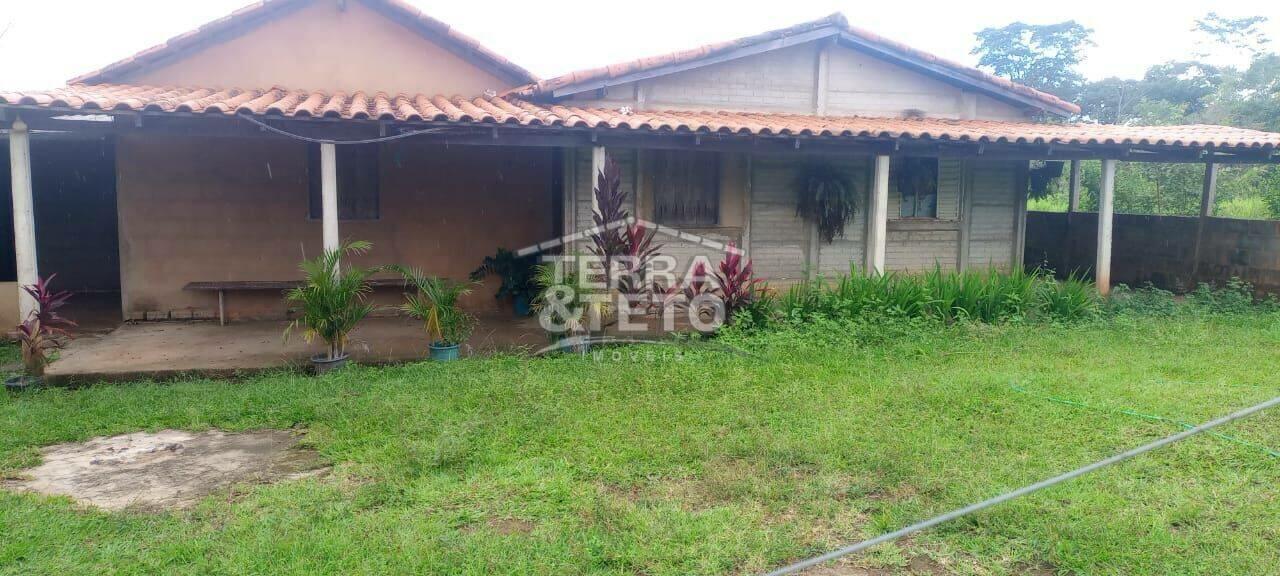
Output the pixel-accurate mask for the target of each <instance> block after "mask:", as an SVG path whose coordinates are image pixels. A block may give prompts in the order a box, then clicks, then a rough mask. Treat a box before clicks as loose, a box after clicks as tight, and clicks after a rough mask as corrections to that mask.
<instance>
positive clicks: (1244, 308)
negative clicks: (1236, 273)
mask: <svg viewBox="0 0 1280 576" xmlns="http://www.w3.org/2000/svg"><path fill="white" fill-rule="evenodd" d="M1187 303H1188V304H1190V305H1191V306H1193V307H1195V308H1197V309H1198V310H1199V311H1200V312H1206V313H1209V314H1241V313H1244V312H1250V311H1252V310H1253V307H1254V303H1255V302H1254V298H1253V285H1252V284H1250V283H1248V282H1245V281H1244V280H1241V279H1239V278H1232V279H1231V280H1228V281H1227V285H1226V286H1224V287H1222V288H1215V287H1214V286H1212V285H1209V284H1205V283H1203V282H1202V283H1200V285H1199V286H1196V289H1195V290H1193V291H1191V293H1190V294H1187Z"/></svg>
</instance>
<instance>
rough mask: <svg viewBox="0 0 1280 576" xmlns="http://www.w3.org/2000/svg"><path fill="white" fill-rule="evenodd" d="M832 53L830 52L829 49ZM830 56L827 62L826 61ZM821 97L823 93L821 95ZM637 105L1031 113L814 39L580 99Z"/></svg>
mask: <svg viewBox="0 0 1280 576" xmlns="http://www.w3.org/2000/svg"><path fill="white" fill-rule="evenodd" d="M824 52H825V54H826V55H825V56H824V55H823V54H824ZM824 61H825V64H823V62H824ZM820 95H821V97H820ZM574 101H575V103H576V104H581V105H589V106H590V105H598V106H603V107H610V108H617V107H619V106H623V105H626V106H632V107H635V108H637V109H654V110H661V109H672V108H674V109H686V110H687V109H692V110H741V111H767V112H792V113H802V114H820V115H833V116H859V115H861V116H881V117H898V116H902V115H904V113H905V112H906V111H907V110H917V111H921V112H923V113H924V114H925V115H926V116H929V117H933V118H968V119H985V120H1026V119H1028V118H1029V117H1030V114H1029V112H1027V111H1025V110H1024V109H1022V108H1019V107H1017V106H1013V105H1010V104H1007V103H1005V102H1003V101H1000V100H996V99H994V98H991V97H989V96H986V95H983V94H979V93H976V92H972V91H967V90H963V89H961V88H959V87H957V86H954V85H952V84H948V83H946V82H942V81H940V80H937V79H934V78H932V77H930V76H927V75H924V74H921V73H918V72H914V71H911V70H909V69H906V68H903V67H902V66H899V65H897V64H894V63H890V62H888V61H886V60H882V59H879V58H876V57H874V56H871V55H868V54H866V53H863V52H860V51H857V50H854V49H852V48H846V47H843V46H832V45H830V44H827V43H822V42H810V43H807V44H800V45H797V46H791V47H787V48H781V49H777V50H773V51H770V52H764V53H761V54H756V55H752V56H746V57H743V58H739V59H737V60H731V61H728V62H723V63H720V64H712V65H709V66H704V67H701V68H696V69H692V70H687V71H684V72H677V73H673V74H668V75H665V76H660V77H657V78H652V79H647V80H640V81H637V82H632V83H628V84H621V85H618V86H610V87H608V88H606V89H605V90H604V94H603V96H601V95H600V94H598V93H596V92H587V93H582V94H579V95H576V96H575V97H574Z"/></svg>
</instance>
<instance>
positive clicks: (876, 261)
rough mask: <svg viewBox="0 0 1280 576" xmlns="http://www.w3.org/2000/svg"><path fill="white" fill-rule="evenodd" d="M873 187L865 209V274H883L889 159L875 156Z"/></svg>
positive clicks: (887, 214)
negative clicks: (869, 200) (868, 203)
mask: <svg viewBox="0 0 1280 576" xmlns="http://www.w3.org/2000/svg"><path fill="white" fill-rule="evenodd" d="M874 182H875V185H874V186H873V187H872V189H871V202H870V206H868V209H867V274H874V275H877V276H878V275H881V274H884V246H885V242H886V240H887V238H886V235H887V231H888V227H889V157H888V156H876V171H875V180H874Z"/></svg>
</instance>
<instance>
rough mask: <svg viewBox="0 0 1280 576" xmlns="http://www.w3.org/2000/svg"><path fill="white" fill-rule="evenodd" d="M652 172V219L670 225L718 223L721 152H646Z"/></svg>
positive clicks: (708, 224)
mask: <svg viewBox="0 0 1280 576" xmlns="http://www.w3.org/2000/svg"><path fill="white" fill-rule="evenodd" d="M645 157H646V158H649V166H650V170H649V174H650V175H652V188H651V189H652V191H653V219H654V221H655V222H657V223H659V224H667V225H671V226H689V227H697V226H715V225H717V224H719V223H720V155H719V154H716V153H714V152H687V151H683V150H654V151H651V152H646V153H645Z"/></svg>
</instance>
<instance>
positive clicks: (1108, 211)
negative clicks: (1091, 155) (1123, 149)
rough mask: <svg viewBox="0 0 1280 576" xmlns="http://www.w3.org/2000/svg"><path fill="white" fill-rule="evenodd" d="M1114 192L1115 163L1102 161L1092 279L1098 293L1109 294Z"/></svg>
mask: <svg viewBox="0 0 1280 576" xmlns="http://www.w3.org/2000/svg"><path fill="white" fill-rule="evenodd" d="M1115 191H1116V161H1115V160H1103V161H1102V190H1101V191H1099V193H1098V262H1097V265H1096V266H1095V267H1094V270H1093V274H1094V279H1095V280H1096V281H1097V283H1098V292H1100V293H1102V295H1103V296H1106V295H1107V294H1109V293H1111V220H1112V205H1113V200H1114V198H1115Z"/></svg>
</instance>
